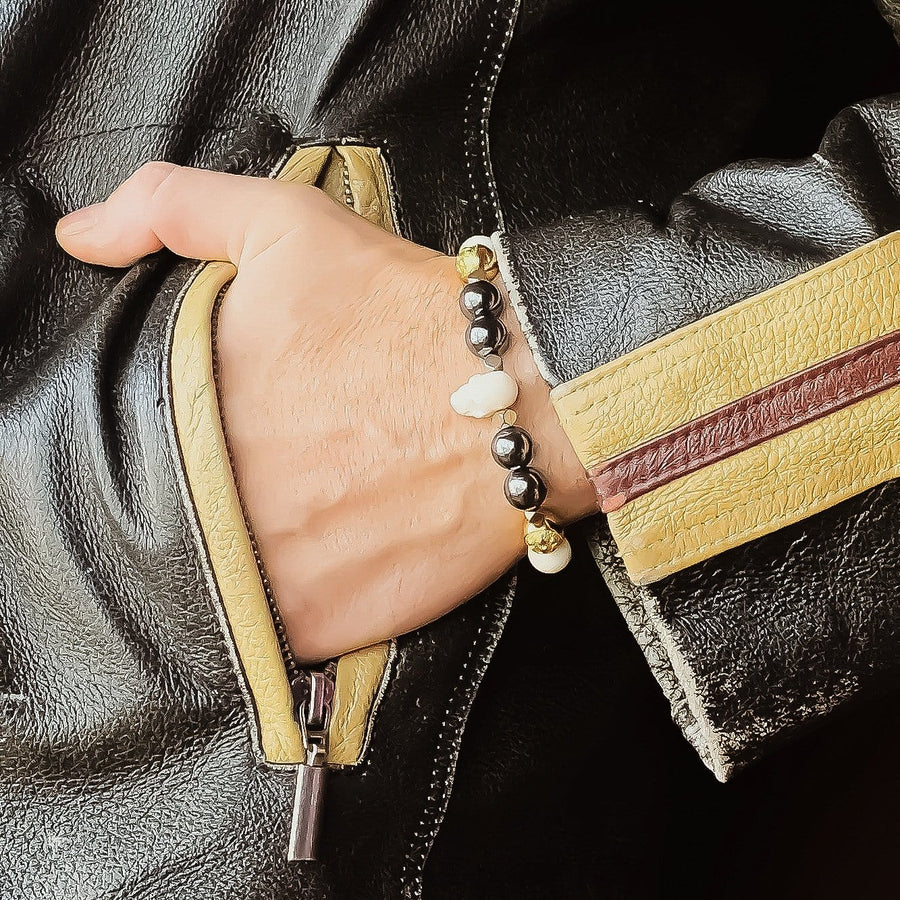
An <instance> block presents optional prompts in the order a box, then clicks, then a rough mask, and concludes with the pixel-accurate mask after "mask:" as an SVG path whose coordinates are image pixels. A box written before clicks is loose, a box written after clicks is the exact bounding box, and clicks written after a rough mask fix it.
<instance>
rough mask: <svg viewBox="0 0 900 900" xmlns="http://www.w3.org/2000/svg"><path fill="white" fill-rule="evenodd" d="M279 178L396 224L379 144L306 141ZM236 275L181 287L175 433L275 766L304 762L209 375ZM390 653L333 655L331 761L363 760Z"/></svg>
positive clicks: (222, 267) (173, 361)
mask: <svg viewBox="0 0 900 900" xmlns="http://www.w3.org/2000/svg"><path fill="white" fill-rule="evenodd" d="M278 177H279V179H281V180H285V181H302V182H305V183H309V184H316V185H317V186H319V187H322V188H323V189H326V188H330V192H331V196H333V197H334V199H336V200H338V201H340V202H344V203H347V204H348V205H350V206H352V207H353V208H354V209H356V210H357V212H359V213H360V214H361V215H365V216H366V217H367V218H369V219H371V220H372V221H374V222H376V223H377V224H379V225H382V226H383V227H389V228H390V229H391V230H395V227H394V215H393V210H392V206H391V203H390V192H389V186H388V181H387V171H386V169H385V166H384V162H383V159H382V157H381V155H380V153H379V151H378V150H377V149H374V148H370V147H338V148H333V147H302V148H300V149H298V150H297V151H296V152H295V153H293V154H292V156H291V157H290V158H289V159H288V160H287V161H286V162H285V163H284V165H283V166H282V167H281V170H280V172H279V175H278ZM234 275H235V269H234V267H233V266H231V265H229V264H227V263H221V262H212V263H207V264H206V265H204V266H203V267H202V268H201V269H200V270H199V273H198V274H197V275H196V277H195V278H194V279H193V281H192V282H191V283H190V284H189V286H188V287H187V289H186V291H185V294H184V297H183V299H182V303H181V307H180V308H179V311H178V314H177V317H176V321H175V325H174V329H173V336H172V348H171V355H170V383H171V388H172V398H173V411H174V421H175V432H176V437H177V440H178V443H179V447H180V450H181V455H182V460H183V464H184V470H185V476H186V479H187V482H188V487H189V489H190V492H191V496H192V499H193V502H194V507H195V509H196V512H197V518H198V521H199V523H200V528H201V530H202V532H203V536H204V540H205V542H206V546H207V552H208V553H209V558H210V562H211V565H212V568H213V573H214V575H215V578H216V583H217V585H218V587H219V591H220V594H221V597H222V602H223V606H224V608H225V614H226V616H227V618H228V622H229V626H230V628H231V632H232V635H233V638H234V643H235V647H236V649H237V653H238V656H239V658H240V661H241V665H242V667H243V670H244V674H245V677H246V679H247V685H248V688H249V690H250V693H251V695H252V696H253V701H254V706H255V708H256V714H257V719H258V722H259V730H260V740H261V743H262V750H263V754H264V755H265V758H266V759H267V760H268V761H269V762H272V763H298V762H301V761H302V760H303V759H304V748H303V742H302V739H301V735H300V731H299V728H298V727H297V724H296V722H295V721H294V718H293V714H292V710H291V703H292V702H291V693H290V686H289V684H288V680H287V674H286V672H285V669H284V665H283V663H282V659H281V650H280V647H279V644H278V639H277V637H276V634H275V629H274V626H273V624H272V618H271V615H270V613H269V606H268V601H267V599H266V594H265V589H264V587H263V584H262V580H261V578H260V573H259V568H258V566H257V564H256V557H255V555H254V553H253V547H252V545H251V543H250V538H249V536H248V533H247V529H246V526H245V523H244V515H243V511H242V508H241V504H240V499H239V497H238V493H237V488H236V485H235V482H234V477H233V474H232V471H231V465H230V462H229V460H228V453H227V448H226V444H225V435H224V432H223V429H222V422H221V416H220V412H219V404H218V397H217V395H216V389H215V382H214V378H213V360H212V315H213V311H214V308H215V303H216V300H217V298H218V296H219V295H220V294H221V292H222V291H223V290H224V289H225V288H226V286H227V285H228V283H229V282H230V281H231V280H232V279H233V278H234ZM391 653H392V644H391V643H389V642H387V643H383V644H377V645H375V646H373V647H367V648H364V649H362V650H357V651H355V652H353V653H348V654H345V655H344V656H342V657H341V658H340V660H339V661H338V666H337V675H336V680H335V699H334V711H333V716H332V723H331V728H330V731H329V745H330V746H329V754H328V762H329V764H330V765H353V764H355V763H357V762H358V761H359V759H360V758H361V756H362V753H363V751H364V749H365V745H366V742H367V739H368V732H369V729H370V724H371V716H372V712H373V708H374V706H375V704H376V703H377V701H378V698H379V696H380V693H381V690H382V688H383V685H384V680H385V676H386V670H387V667H388V665H389V663H390V658H391Z"/></svg>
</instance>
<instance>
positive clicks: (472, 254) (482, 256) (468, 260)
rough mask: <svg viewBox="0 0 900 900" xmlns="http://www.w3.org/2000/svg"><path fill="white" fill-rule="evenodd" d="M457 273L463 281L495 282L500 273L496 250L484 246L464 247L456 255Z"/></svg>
mask: <svg viewBox="0 0 900 900" xmlns="http://www.w3.org/2000/svg"><path fill="white" fill-rule="evenodd" d="M456 271H457V274H458V275H459V277H460V278H462V280H463V281H468V279H470V278H483V279H485V280H486V281H493V280H494V279H495V278H496V277H497V273H498V272H499V271H500V268H499V266H498V265H497V254H496V253H494V248H493V247H487V246H485V245H484V244H472V245H470V246H465V245H463V246H462V247H460V248H459V253H457V254H456Z"/></svg>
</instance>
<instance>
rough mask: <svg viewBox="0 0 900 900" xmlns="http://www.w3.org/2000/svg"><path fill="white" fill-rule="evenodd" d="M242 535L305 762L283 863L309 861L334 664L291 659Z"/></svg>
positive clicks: (320, 804)
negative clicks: (304, 664) (308, 663)
mask: <svg viewBox="0 0 900 900" xmlns="http://www.w3.org/2000/svg"><path fill="white" fill-rule="evenodd" d="M247 532H248V534H249V536H250V546H251V547H252V548H253V556H254V557H255V558H256V566H257V568H258V569H259V574H260V578H261V579H262V583H263V590H264V591H265V595H266V601H267V602H268V604H269V613H270V615H271V616H272V625H273V626H274V628H275V635H276V637H277V638H278V646H279V648H280V650H281V660H282V662H283V663H284V669H285V672H286V673H287V677H288V681H289V682H290V685H291V697H292V702H293V708H294V719H295V720H296V722H297V725H298V727H299V728H300V736H301V739H302V741H303V747H304V750H305V752H306V759H305V761H304V762H302V763H300V764H299V765H298V766H297V781H296V784H295V786H294V808H293V813H292V815H291V832H290V837H289V838H288V850H287V858H288V862H301V861H305V860H314V859H316V858H317V854H318V843H319V832H320V831H321V827H322V810H323V808H324V798H325V782H326V780H327V778H326V777H327V774H328V729H329V727H330V726H331V710H332V705H333V703H334V685H335V676H336V675H337V660H331V661H329V662H327V663H323V664H322V665H321V667H319V668H315V667H310V668H303V667H302V666H301V665H300V663H299V662H298V661H297V657H296V656H294V651H293V650H291V645H290V643H289V642H288V639H287V631H286V630H285V627H284V619H283V618H282V615H281V610H280V609H279V608H278V604H277V603H276V601H275V595H274V594H273V593H272V587H271V585H270V584H269V579H268V576H267V575H266V570H265V567H264V566H263V562H262V557H261V556H260V554H259V548H258V547H257V544H256V537H255V536H254V534H253V530H252V529H251V528H250V523H249V522H248V523H247Z"/></svg>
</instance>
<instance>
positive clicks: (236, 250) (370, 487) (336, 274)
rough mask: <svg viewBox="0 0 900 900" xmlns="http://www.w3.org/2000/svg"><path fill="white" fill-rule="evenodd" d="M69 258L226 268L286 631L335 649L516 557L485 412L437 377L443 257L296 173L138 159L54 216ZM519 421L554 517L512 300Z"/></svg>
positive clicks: (557, 433)
mask: <svg viewBox="0 0 900 900" xmlns="http://www.w3.org/2000/svg"><path fill="white" fill-rule="evenodd" d="M57 237H58V240H59V242H60V244H61V245H62V247H63V248H64V249H65V250H67V251H68V252H69V253H71V254H72V255H73V256H75V257H77V258H78V259H82V260H85V261H86V262H91V263H98V264H102V265H108V266H126V265H128V264H130V263H132V262H133V261H135V260H136V259H138V258H139V257H141V256H144V255H146V254H148V253H152V252H155V251H157V250H159V249H161V248H162V247H163V246H165V247H168V248H169V249H170V250H172V251H173V252H175V253H177V254H180V255H182V256H187V257H192V258H197V259H204V260H229V261H231V262H232V263H234V264H235V266H236V267H237V269H238V275H237V278H236V279H235V280H234V282H233V283H232V285H231V287H230V288H229V290H228V292H227V295H226V297H225V300H224V302H223V304H222V307H221V313H220V317H219V323H218V345H217V347H218V354H219V365H220V382H219V395H220V403H221V408H222V415H223V420H224V425H225V430H226V433H227V435H228V438H229V442H230V444H231V446H232V450H233V456H234V466H235V475H236V478H237V482H238V485H239V489H240V492H241V496H242V499H243V502H244V505H245V509H246V513H247V516H248V519H249V521H250V522H251V524H252V527H253V530H254V532H255V535H256V538H257V542H258V545H259V550H260V554H261V556H262V558H263V561H264V563H265V566H266V569H267V572H268V575H269V578H270V581H271V584H272V587H273V590H274V594H275V597H276V599H277V602H278V604H279V607H280V609H281V612H282V615H283V617H284V620H285V625H286V628H287V632H288V637H289V640H290V642H291V644H292V647H293V649H294V651H295V652H296V653H297V655H298V656H299V657H300V658H302V659H304V660H317V659H324V658H327V657H331V656H334V655H336V654H338V653H341V652H345V651H347V650H350V649H354V648H356V647H360V646H364V645H367V644H370V643H373V642H375V641H379V640H382V639H384V638H387V637H392V636H395V635H397V634H401V633H403V632H406V631H409V630H412V629H414V628H417V627H418V626H420V625H423V624H424V623H426V622H428V621H431V620H432V619H435V618H437V617H438V616H440V615H441V614H443V613H445V612H447V611H448V610H450V609H452V608H453V607H455V606H456V605H457V604H459V603H461V602H462V601H464V600H466V599H468V598H469V597H471V596H473V595H474V594H476V593H477V592H479V591H480V590H482V589H483V588H485V587H487V586H488V585H489V584H490V583H491V582H493V581H494V580H495V579H496V578H498V577H499V576H500V575H501V574H502V573H503V572H504V571H505V570H507V569H508V568H509V567H510V566H511V565H512V564H513V563H514V562H515V561H516V559H517V558H518V557H519V556H520V555H521V554H522V553H523V541H522V525H523V517H522V514H521V513H520V512H517V511H516V510H514V509H512V508H511V507H510V506H509V505H508V504H507V502H506V500H505V499H504V497H503V490H502V485H503V478H504V472H503V470H502V469H500V468H499V467H498V466H497V465H496V464H495V463H494V462H493V460H492V459H491V456H490V450H489V443H490V438H491V435H492V433H493V431H492V427H491V424H490V423H489V422H487V421H479V420H473V419H467V418H463V417H462V416H459V415H457V414H456V413H454V412H453V411H452V410H451V409H450V406H449V403H448V397H449V395H450V393H451V392H452V391H453V390H454V389H455V388H456V387H458V386H459V385H460V384H462V383H463V382H465V381H466V380H467V379H468V378H469V376H470V375H472V374H474V373H476V372H478V371H480V370H481V369H480V366H479V365H478V364H477V361H476V360H475V358H474V357H473V356H472V355H471V354H470V353H469V351H468V350H467V349H466V346H465V341H464V337H463V335H464V322H465V320H464V319H463V317H462V315H461V313H460V311H459V308H458V306H457V303H456V297H457V294H458V292H459V288H460V284H459V280H458V277H457V276H456V274H455V271H454V263H453V260H452V259H451V258H449V257H446V256H443V255H442V254H438V253H435V252H433V251H430V250H426V249H425V248H423V247H419V246H416V245H415V244H411V243H409V242H408V241H404V240H402V239H400V238H398V237H396V236H395V235H391V234H388V233H386V232H384V231H382V230H381V229H379V228H377V227H376V226H374V225H371V224H370V223H368V222H366V221H365V220H364V219H362V218H360V217H359V216H357V215H356V214H355V213H353V212H352V211H350V210H349V209H347V208H346V207H343V206H341V205H339V204H337V203H335V202H333V201H332V200H330V199H329V198H328V197H327V196H326V195H325V194H323V193H322V192H320V191H318V190H317V189H315V188H312V187H306V186H302V185H292V184H284V183H279V182H275V181H271V180H268V179H260V178H249V177H242V176H235V175H225V174H220V173H214V172H208V171H202V170H198V169H187V168H181V167H177V166H174V165H170V164H167V163H149V164H147V165H145V166H143V167H142V168H141V169H139V170H138V171H137V172H136V173H135V174H134V175H132V176H131V178H129V179H128V180H127V181H126V182H125V183H124V184H122V185H121V186H120V187H119V188H118V189H117V190H116V191H115V192H114V193H113V194H112V195H111V196H110V198H109V199H108V200H107V201H106V202H104V203H99V204H95V205H94V206H90V207H87V208H85V209H83V210H80V211H79V212H77V213H74V214H73V215H72V216H68V217H66V218H65V219H63V220H61V222H60V223H59V226H58V228H57ZM506 324H507V326H508V327H509V328H510V330H511V333H512V343H511V347H510V350H508V351H507V353H506V355H505V356H504V362H505V364H506V368H507V371H510V372H511V374H513V376H514V377H515V378H516V380H517V381H518V382H519V385H520V399H519V403H518V406H517V410H518V412H519V417H520V421H521V422H522V423H523V424H524V426H525V427H526V428H527V429H528V430H529V431H530V433H531V434H532V435H533V437H534V438H535V441H536V444H537V455H536V465H537V466H538V467H539V468H541V469H542V470H543V472H544V473H545V475H546V480H547V482H548V485H549V486H550V496H549V498H548V502H547V504H546V506H547V507H548V508H549V509H552V510H553V511H554V512H555V514H556V516H557V518H559V519H561V520H563V521H568V520H572V519H575V518H578V517H580V516H582V515H585V514H587V513H588V512H590V511H591V510H592V509H593V508H594V507H593V503H594V498H593V491H592V490H591V488H590V485H589V483H588V481H587V479H586V478H585V476H584V472H583V470H582V468H581V466H580V464H579V463H578V460H577V459H576V457H575V455H574V452H573V451H572V449H571V446H570V445H569V443H568V441H567V439H566V438H565V436H564V434H563V433H562V431H561V429H560V426H559V423H558V421H557V419H556V416H555V414H554V413H553V411H552V407H551V406H550V403H549V398H548V390H547V387H546V385H545V383H544V382H543V381H542V379H541V378H540V376H539V375H538V373H537V372H536V370H535V368H534V363H533V360H532V358H531V355H530V353H529V351H528V349H527V347H526V346H525V342H524V339H523V338H522V336H521V334H520V333H519V331H518V327H517V325H516V323H515V322H514V321H513V317H512V316H509V315H508V316H507V320H506Z"/></svg>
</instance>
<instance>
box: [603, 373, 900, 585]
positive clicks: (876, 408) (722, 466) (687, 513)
mask: <svg viewBox="0 0 900 900" xmlns="http://www.w3.org/2000/svg"><path fill="white" fill-rule="evenodd" d="M898 436H900V388H893V389H891V390H887V391H883V392H882V393H880V394H876V395H875V396H873V397H870V398H869V399H867V400H861V401H859V402H858V403H855V404H853V405H852V406H848V407H847V408H845V409H842V410H839V411H838V412H835V413H832V414H831V415H828V416H825V417H824V418H821V419H816V420H815V421H813V422H810V423H808V424H807V425H804V426H803V427H801V428H798V429H796V430H795V431H789V432H787V433H786V434H783V435H781V436H779V437H777V438H773V439H772V440H769V441H766V442H765V443H764V444H760V445H758V446H756V447H752V448H751V449H749V450H744V451H743V452H741V453H738V454H737V455H735V456H731V457H728V458H727V459H724V460H721V461H720V462H717V463H714V464H712V465H710V466H707V467H706V468H704V469H700V470H699V471H697V472H694V473H693V474H691V475H687V476H685V477H684V478H680V479H678V480H677V481H673V482H671V483H669V484H667V485H665V486H664V487H661V488H657V489H656V490H655V491H653V492H651V493H649V494H645V495H644V496H642V497H638V498H637V499H635V500H632V501H631V502H630V503H626V504H625V506H623V507H622V508H621V509H619V510H617V511H616V512H614V513H611V514H610V515H609V525H610V530H611V531H612V534H613V537H614V538H615V540H616V544H617V545H618V548H619V551H620V553H621V555H622V558H623V561H624V562H625V566H626V569H627V570H628V574H629V576H630V577H631V579H632V580H633V581H634V582H635V583H637V584H648V583H650V582H652V581H657V580H658V579H660V578H663V577H665V576H666V575H669V574H671V573H673V572H677V571H679V570H680V569H684V568H686V567H687V566H691V565H694V564H695V563H698V562H700V561H701V560H704V559H708V558H709V557H711V556H714V555H716V554H717V553H722V552H724V551H725V550H729V549H731V548H732V547H736V546H738V545H740V544H743V543H745V542H747V541H750V540H753V539H754V538H758V537H762V536H763V535H765V534H769V533H770V532H773V531H776V530H777V529H779V528H782V527H784V526H785V525H789V524H791V523H792V522H797V521H799V520H801V519H804V518H806V517H807V516H811V515H814V514H815V513H817V512H821V511H822V510H824V509H827V508H828V507H830V506H834V505H835V504H836V503H840V502H841V501H842V500H846V499H848V498H850V497H852V496H854V495H855V494H858V493H860V492H861V491H864V490H867V489H869V488H871V487H874V486H875V485H877V484H881V483H882V482H884V481H888V480H890V479H891V478H897V477H900V437H898Z"/></svg>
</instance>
